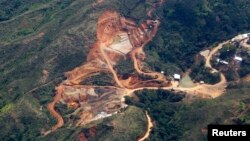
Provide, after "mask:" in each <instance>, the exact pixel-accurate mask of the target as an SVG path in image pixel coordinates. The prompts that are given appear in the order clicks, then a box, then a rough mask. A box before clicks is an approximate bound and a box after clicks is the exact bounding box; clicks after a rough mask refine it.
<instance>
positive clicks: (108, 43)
mask: <svg viewBox="0 0 250 141" xmlns="http://www.w3.org/2000/svg"><path fill="white" fill-rule="evenodd" d="M159 25H160V21H159V20H146V21H145V22H142V23H141V24H140V25H137V24H136V23H135V22H133V21H132V20H130V19H128V18H125V17H122V16H121V15H120V14H119V13H118V12H116V11H112V10H109V11H106V12H104V13H103V14H102V15H101V16H100V17H99V19H98V22H97V41H96V43H94V44H93V45H92V47H91V49H90V51H89V54H88V57H87V63H85V64H83V65H82V66H79V67H77V68H75V69H73V70H72V71H69V72H66V73H65V76H66V78H67V79H66V80H64V81H63V82H62V83H61V84H59V86H57V87H56V89H55V90H56V93H55V94H56V95H55V97H54V100H53V101H52V102H51V103H49V104H48V109H49V111H50V113H51V115H52V116H53V117H54V118H55V119H56V120H57V124H56V125H54V126H53V127H52V128H51V129H50V130H48V131H47V132H45V133H44V135H47V134H49V133H51V132H53V131H55V130H57V129H58V128H60V127H62V126H63V125H64V120H63V117H62V116H61V114H60V113H59V112H58V111H57V110H56V109H55V105H56V104H57V103H59V102H60V103H62V104H66V105H67V106H68V107H69V108H73V109H74V110H75V111H74V112H73V113H71V114H70V115H69V116H72V115H73V116H77V117H78V118H76V119H77V120H76V119H75V120H74V121H71V123H72V124H71V125H75V126H82V125H85V124H87V123H89V122H91V121H94V120H98V119H101V118H105V117H109V116H111V115H112V114H116V113H117V112H118V111H120V109H121V108H124V107H126V106H127V105H126V104H125V102H124V96H131V95H132V94H133V93H134V92H135V91H139V90H142V89H153V90H154V89H155V90H156V89H159V88H161V89H164V90H174V91H183V92H186V93H187V94H191V95H197V96H200V97H204V98H215V97H218V96H220V95H221V94H223V92H224V91H225V87H226V85H227V81H226V79H225V76H224V75H223V74H221V81H220V82H219V83H217V84H214V85H209V84H196V86H195V87H192V88H184V87H180V86H179V84H178V82H176V81H170V80H169V79H168V78H167V77H166V76H165V75H164V74H162V73H159V72H152V71H147V72H145V71H144V70H143V65H142V64H143V63H142V62H143V60H144V59H145V58H146V56H145V53H144V51H143V49H144V47H145V46H146V45H147V43H148V42H150V41H151V40H152V39H153V38H154V36H155V35H156V33H157V30H158V27H159ZM225 43H226V42H224V43H222V44H219V45H218V46H217V47H215V48H214V49H213V50H212V51H211V52H210V53H209V55H208V57H207V58H205V59H206V67H209V68H211V69H212V70H213V71H214V72H218V71H217V70H216V69H214V68H213V67H212V66H211V64H210V61H211V58H212V55H213V54H214V53H216V52H217V51H218V50H219V49H221V48H222V46H223V44H225ZM127 56H130V59H131V60H132V61H133V66H134V68H135V70H136V72H137V75H138V77H137V78H135V77H133V76H129V77H128V78H126V79H122V78H123V77H122V76H120V75H119V74H118V73H117V72H116V70H115V69H114V66H116V65H117V63H118V62H119V60H120V59H122V58H124V57H126V58H128V59H129V57H127ZM131 65H132V64H131ZM101 72H106V73H107V72H108V73H111V74H112V78H113V80H114V82H115V84H114V85H112V86H92V85H86V84H84V80H86V79H87V78H90V77H91V76H96V75H98V74H100V73H101ZM140 75H144V76H148V77H149V78H150V79H148V80H141V79H138V78H139V77H140ZM147 118H148V119H150V117H149V115H148V114H147ZM150 123H151V119H150ZM152 126H153V125H150V128H151V127H152ZM149 131H150V130H149ZM149 131H148V132H147V137H148V134H149Z"/></svg>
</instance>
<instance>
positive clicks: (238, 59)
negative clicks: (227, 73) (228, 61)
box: [234, 56, 243, 62]
mask: <svg viewBox="0 0 250 141" xmlns="http://www.w3.org/2000/svg"><path fill="white" fill-rule="evenodd" d="M234 60H236V61H239V62H241V61H242V60H243V59H242V58H241V57H240V56H234Z"/></svg>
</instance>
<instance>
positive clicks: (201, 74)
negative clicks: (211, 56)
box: [190, 61, 220, 84]
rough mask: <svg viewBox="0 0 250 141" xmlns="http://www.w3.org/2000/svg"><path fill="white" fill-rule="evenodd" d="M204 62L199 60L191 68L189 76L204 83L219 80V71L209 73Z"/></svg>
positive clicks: (212, 82)
mask: <svg viewBox="0 0 250 141" xmlns="http://www.w3.org/2000/svg"><path fill="white" fill-rule="evenodd" d="M204 64H205V63H204V62H203V61H201V62H200V63H199V64H198V65H196V66H195V67H194V68H192V71H191V74H190V77H191V78H192V79H193V80H194V81H196V82H200V81H204V82H205V83H209V84H215V83H217V82H219V81H220V75H219V73H211V71H210V69H209V68H206V67H205V66H204Z"/></svg>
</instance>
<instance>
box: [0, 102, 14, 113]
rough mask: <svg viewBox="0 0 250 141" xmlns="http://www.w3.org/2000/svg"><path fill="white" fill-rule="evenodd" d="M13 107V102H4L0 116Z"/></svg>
mask: <svg viewBox="0 0 250 141" xmlns="http://www.w3.org/2000/svg"><path fill="white" fill-rule="evenodd" d="M13 108H14V104H13V103H8V104H6V105H5V106H4V107H2V108H1V109H0V116H4V115H5V114H8V113H9V112H10V111H11V110H12V109H13Z"/></svg>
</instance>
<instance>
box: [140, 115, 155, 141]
mask: <svg viewBox="0 0 250 141" xmlns="http://www.w3.org/2000/svg"><path fill="white" fill-rule="evenodd" d="M146 117H147V123H148V124H147V131H146V133H145V134H144V136H143V137H142V138H140V139H139V140H138V141H144V140H145V139H147V138H148V137H149V135H150V132H151V130H152V128H153V123H152V119H151V118H150V116H149V114H148V111H146Z"/></svg>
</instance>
